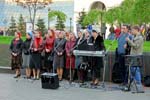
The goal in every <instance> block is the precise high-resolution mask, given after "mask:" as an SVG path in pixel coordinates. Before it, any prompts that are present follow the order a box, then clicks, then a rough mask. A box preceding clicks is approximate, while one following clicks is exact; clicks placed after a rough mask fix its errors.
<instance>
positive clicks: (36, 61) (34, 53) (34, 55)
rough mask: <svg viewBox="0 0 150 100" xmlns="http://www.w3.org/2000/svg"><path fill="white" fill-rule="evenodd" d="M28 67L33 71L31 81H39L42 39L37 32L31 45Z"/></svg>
mask: <svg viewBox="0 0 150 100" xmlns="http://www.w3.org/2000/svg"><path fill="white" fill-rule="evenodd" d="M30 49H31V59H30V67H31V68H32V69H33V79H39V75H40V68H41V52H42V50H43V39H42V36H41V33H40V32H39V31H35V37H34V40H33V41H32V45H31V48H30Z"/></svg>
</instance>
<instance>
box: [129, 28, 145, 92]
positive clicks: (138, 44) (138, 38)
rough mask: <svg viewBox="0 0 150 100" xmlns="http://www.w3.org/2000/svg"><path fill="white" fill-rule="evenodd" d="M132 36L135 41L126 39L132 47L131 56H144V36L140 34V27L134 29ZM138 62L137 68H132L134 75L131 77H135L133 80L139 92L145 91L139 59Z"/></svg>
mask: <svg viewBox="0 0 150 100" xmlns="http://www.w3.org/2000/svg"><path fill="white" fill-rule="evenodd" d="M132 34H133V35H134V38H133V40H130V39H129V37H127V38H126V41H127V42H128V43H129V45H130V46H131V51H130V54H131V55H142V54H143V43H144V38H143V36H142V34H141V33H140V28H139V26H133V27H132ZM136 62H137V64H136V65H135V66H134V65H132V67H131V73H132V74H131V75H132V76H135V77H133V78H134V79H135V80H136V83H137V86H138V89H140V90H139V91H143V88H142V83H141V72H140V64H139V61H138V59H137V61H136ZM136 62H134V63H136ZM135 70H136V72H135ZM134 72H135V75H133V73H134Z"/></svg>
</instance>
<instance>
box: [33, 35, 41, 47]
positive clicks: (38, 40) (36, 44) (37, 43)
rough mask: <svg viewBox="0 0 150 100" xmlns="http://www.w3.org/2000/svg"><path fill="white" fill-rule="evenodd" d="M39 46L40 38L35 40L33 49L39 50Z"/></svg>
mask: <svg viewBox="0 0 150 100" xmlns="http://www.w3.org/2000/svg"><path fill="white" fill-rule="evenodd" d="M41 44H42V38H41V37H40V38H35V40H34V47H35V48H39V47H40V45H41Z"/></svg>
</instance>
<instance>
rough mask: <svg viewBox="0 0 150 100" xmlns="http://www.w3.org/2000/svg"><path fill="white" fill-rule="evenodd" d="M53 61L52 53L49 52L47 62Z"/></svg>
mask: <svg viewBox="0 0 150 100" xmlns="http://www.w3.org/2000/svg"><path fill="white" fill-rule="evenodd" d="M53 59H54V53H53V52H51V53H50V55H49V56H48V58H47V60H48V61H51V62H52V61H53Z"/></svg>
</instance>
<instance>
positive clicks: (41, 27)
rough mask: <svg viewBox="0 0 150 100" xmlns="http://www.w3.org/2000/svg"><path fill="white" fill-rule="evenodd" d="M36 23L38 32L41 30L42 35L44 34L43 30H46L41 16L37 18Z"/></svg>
mask: <svg viewBox="0 0 150 100" xmlns="http://www.w3.org/2000/svg"><path fill="white" fill-rule="evenodd" d="M36 25H37V27H38V30H39V31H40V32H42V35H44V34H45V32H46V27H45V23H44V20H43V19H41V18H39V19H38V21H37V24H36Z"/></svg>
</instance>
